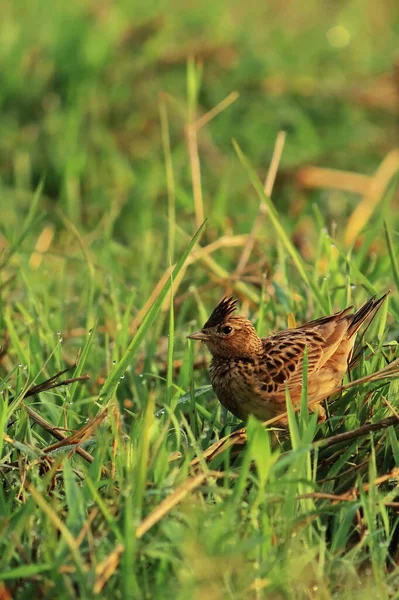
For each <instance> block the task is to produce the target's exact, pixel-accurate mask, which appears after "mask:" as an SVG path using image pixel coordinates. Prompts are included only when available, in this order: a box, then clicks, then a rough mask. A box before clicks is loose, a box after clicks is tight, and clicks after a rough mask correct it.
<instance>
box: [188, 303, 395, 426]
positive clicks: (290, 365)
mask: <svg viewBox="0 0 399 600" xmlns="http://www.w3.org/2000/svg"><path fill="white" fill-rule="evenodd" d="M386 296H387V294H385V295H384V296H382V297H381V298H378V299H377V298H376V297H375V296H374V297H373V298H371V299H370V300H369V301H368V302H366V303H365V304H364V305H363V306H362V307H361V308H360V309H359V310H358V311H357V312H355V313H352V312H350V311H351V310H352V307H351V306H350V307H348V308H345V309H344V310H342V311H340V312H338V313H335V314H333V315H330V316H328V317H322V318H320V319H316V320H314V321H310V322H309V323H305V324H304V325H301V326H300V327H296V328H295V329H287V330H285V331H281V332H279V333H277V334H276V335H272V336H270V337H267V338H260V337H259V336H258V335H257V333H256V331H255V328H254V326H253V325H252V323H251V322H250V321H249V320H248V319H247V318H245V317H242V316H240V315H234V314H233V313H234V312H235V310H236V305H237V300H235V299H234V298H224V299H223V300H222V301H221V302H220V303H219V304H218V305H217V307H216V308H215V310H214V311H213V312H212V314H211V316H210V317H209V319H208V320H207V322H206V323H205V325H204V326H203V328H202V329H201V330H200V331H197V332H196V333H192V334H191V335H188V336H187V337H188V338H190V339H191V340H201V341H202V342H204V343H205V344H206V346H207V347H208V349H209V351H210V352H211V354H212V362H211V365H210V376H211V381H212V386H213V389H214V391H215V393H216V395H217V397H218V398H219V400H220V402H221V403H222V404H223V406H225V407H226V408H227V409H228V410H230V411H231V412H232V413H233V414H234V415H236V416H237V417H239V418H240V419H243V420H245V419H246V418H247V416H248V415H249V414H253V415H255V416H256V417H257V418H258V419H260V420H262V421H266V420H268V419H271V418H272V417H276V416H278V415H279V414H282V413H284V412H285V410H286V386H287V387H288V390H289V393H290V397H291V400H292V402H293V404H294V405H298V403H299V402H300V399H301V393H302V374H303V358H304V353H305V348H307V354H308V370H307V372H308V399H309V400H312V399H314V398H317V397H318V396H322V395H323V396H327V395H328V394H329V393H330V392H331V391H332V390H334V388H336V387H337V386H339V385H340V383H341V381H342V378H343V376H344V375H345V372H346V370H347V367H348V362H349V359H350V357H351V354H352V350H353V345H354V342H355V337H356V335H355V334H356V332H357V331H358V329H359V327H360V326H361V325H362V323H363V322H364V321H365V320H366V319H367V318H368V317H370V316H372V315H375V313H376V312H377V310H378V309H379V308H380V306H381V304H382V302H383V301H384V299H385V298H386ZM349 313H350V314H349ZM312 410H317V411H318V413H319V415H320V417H322V418H323V417H324V410H323V408H322V407H321V406H319V405H318V404H317V403H315V404H314V405H313V406H312ZM286 424H287V418H286V417H283V418H282V419H281V420H280V421H279V425H286Z"/></svg>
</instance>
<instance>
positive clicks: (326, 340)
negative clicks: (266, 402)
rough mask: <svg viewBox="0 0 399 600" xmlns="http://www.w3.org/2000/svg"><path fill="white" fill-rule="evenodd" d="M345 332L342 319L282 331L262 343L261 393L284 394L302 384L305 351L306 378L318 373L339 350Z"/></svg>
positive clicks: (346, 324) (346, 325)
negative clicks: (286, 387) (306, 362)
mask: <svg viewBox="0 0 399 600" xmlns="http://www.w3.org/2000/svg"><path fill="white" fill-rule="evenodd" d="M347 329H348V323H347V321H346V320H344V319H333V320H329V321H327V322H324V323H320V324H317V325H315V326H313V327H309V326H305V327H298V328H296V329H289V330H287V331H282V332H281V333H278V334H276V335H274V336H271V337H269V338H266V339H265V340H263V358H262V360H261V361H260V363H259V373H258V378H259V380H260V381H261V384H260V386H259V387H260V391H263V392H265V393H284V390H285V385H286V384H287V385H288V389H290V388H294V387H296V386H299V385H300V384H301V383H302V376H303V363H304V355H305V348H306V349H307V355H308V368H307V372H308V377H310V376H311V375H312V373H314V372H316V371H318V370H319V369H320V368H321V367H322V366H323V365H324V364H325V363H326V362H327V360H328V359H329V358H330V357H331V356H332V355H333V354H334V352H335V351H336V349H337V348H338V346H339V344H340V342H341V341H342V338H343V336H344V335H345V333H346V331H347Z"/></svg>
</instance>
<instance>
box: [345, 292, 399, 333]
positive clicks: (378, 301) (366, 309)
mask: <svg viewBox="0 0 399 600" xmlns="http://www.w3.org/2000/svg"><path fill="white" fill-rule="evenodd" d="M389 292H390V290H389V291H388V292H387V293H386V294H384V295H383V296H381V298H377V296H373V297H372V298H370V300H368V301H367V302H366V303H365V304H363V306H362V307H361V308H359V310H358V311H357V312H355V313H354V314H353V315H348V316H347V318H349V319H351V321H350V325H349V328H348V334H349V336H350V337H351V336H353V335H355V333H356V332H357V330H358V329H359V328H360V327H361V325H362V324H363V323H364V321H365V320H366V319H368V318H369V317H371V320H372V319H374V317H375V315H376V314H377V312H378V310H379V309H380V307H381V305H382V303H383V302H384V300H385V298H386V297H387V296H388V294H389ZM371 320H370V323H371Z"/></svg>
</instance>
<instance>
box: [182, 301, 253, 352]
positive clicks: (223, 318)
mask: <svg viewBox="0 0 399 600" xmlns="http://www.w3.org/2000/svg"><path fill="white" fill-rule="evenodd" d="M236 308H237V300H235V299H234V298H223V300H222V301H221V302H219V304H218V305H217V307H216V308H215V309H214V311H213V312H212V314H211V316H210V317H209V319H208V320H207V322H206V323H205V325H204V326H203V328H202V329H200V330H199V331H196V332H195V333H191V334H190V335H188V336H187V337H188V338H189V339H190V340H200V341H201V342H204V343H205V344H206V346H207V347H208V349H209V351H210V352H211V354H212V355H213V356H252V355H254V354H256V353H257V352H259V351H260V350H261V349H262V342H261V340H260V338H259V337H258V335H257V333H256V331H255V328H254V326H253V325H252V323H251V322H250V321H249V320H248V319H247V318H245V317H241V316H240V315H233V314H232V313H234V312H235V310H236Z"/></svg>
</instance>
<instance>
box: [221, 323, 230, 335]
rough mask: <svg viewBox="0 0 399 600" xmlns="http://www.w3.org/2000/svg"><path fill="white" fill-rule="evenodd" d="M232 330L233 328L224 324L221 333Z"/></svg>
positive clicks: (226, 333) (227, 333)
mask: <svg viewBox="0 0 399 600" xmlns="http://www.w3.org/2000/svg"><path fill="white" fill-rule="evenodd" d="M232 331H233V328H232V327H230V325H225V326H224V327H222V333H224V335H229V333H231V332H232Z"/></svg>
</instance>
